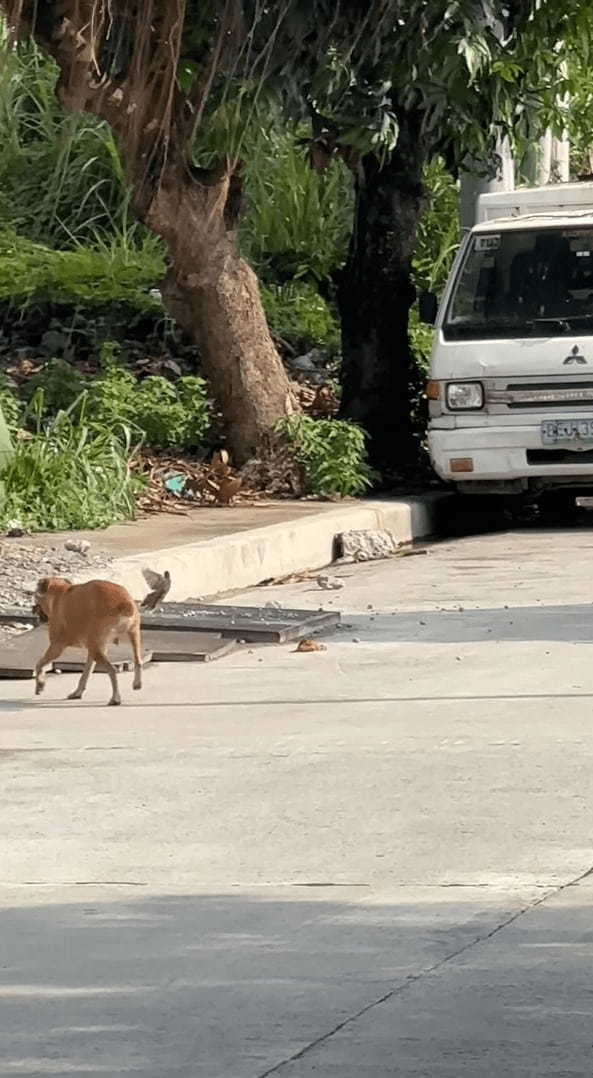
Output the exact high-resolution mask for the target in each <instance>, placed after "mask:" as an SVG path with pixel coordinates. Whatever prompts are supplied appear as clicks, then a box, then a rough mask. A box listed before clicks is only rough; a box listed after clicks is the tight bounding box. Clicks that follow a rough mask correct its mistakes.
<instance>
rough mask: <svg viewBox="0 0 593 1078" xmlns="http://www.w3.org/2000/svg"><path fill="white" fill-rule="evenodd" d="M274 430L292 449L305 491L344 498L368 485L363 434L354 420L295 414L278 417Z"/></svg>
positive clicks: (370, 479) (368, 469)
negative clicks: (301, 469) (302, 476)
mask: <svg viewBox="0 0 593 1078" xmlns="http://www.w3.org/2000/svg"><path fill="white" fill-rule="evenodd" d="M278 432H279V434H280V435H281V437H283V438H284V439H285V440H286V441H287V442H288V444H289V445H290V446H291V447H292V449H293V450H294V452H295V455H296V459H297V461H298V463H299V464H300V465H301V467H302V468H303V472H304V476H305V482H306V486H307V492H308V493H309V494H317V495H319V496H320V497H324V498H327V497H331V496H333V495H340V496H341V497H347V496H348V495H356V494H362V493H363V491H365V490H366V489H367V488H368V487H370V486H371V484H372V480H373V473H372V471H371V468H370V467H369V465H368V463H367V460H366V450H365V434H364V431H362V430H361V429H360V427H357V426H356V425H355V424H354V423H349V422H347V421H345V420H341V419H311V418H310V417H309V416H302V415H296V416H288V417H287V418H286V419H282V420H281V421H280V423H279V424H278Z"/></svg>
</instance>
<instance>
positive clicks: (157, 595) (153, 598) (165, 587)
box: [140, 569, 171, 610]
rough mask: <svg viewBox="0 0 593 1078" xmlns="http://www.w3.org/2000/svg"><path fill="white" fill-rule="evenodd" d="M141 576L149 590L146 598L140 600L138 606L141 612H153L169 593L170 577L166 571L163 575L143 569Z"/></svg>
mask: <svg viewBox="0 0 593 1078" xmlns="http://www.w3.org/2000/svg"><path fill="white" fill-rule="evenodd" d="M142 576H143V577H144V579H145V581H146V583H147V584H148V587H149V588H150V589H151V590H150V591H149V593H148V595H147V596H146V598H145V599H143V600H142V602H141V603H140V606H141V608H142V610H154V609H155V608H156V607H157V606H159V604H160V603H162V601H163V599H164V598H165V595H167V594H168V592H169V588H170V587H171V575H170V573H169V571H168V569H166V570H165V572H164V573H155V572H153V570H152V569H143V570H142Z"/></svg>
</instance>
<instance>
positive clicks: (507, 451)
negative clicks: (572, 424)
mask: <svg viewBox="0 0 593 1078" xmlns="http://www.w3.org/2000/svg"><path fill="white" fill-rule="evenodd" d="M573 418H577V419H578V418H586V419H590V418H591V413H589V414H588V415H586V416H582V417H581V416H575V417H573ZM428 447H429V451H430V457H431V460H432V465H433V468H434V469H435V471H436V472H437V474H438V475H440V477H441V479H445V480H446V481H448V482H451V481H453V482H457V483H458V482H463V483H464V484H465V483H471V482H477V481H480V480H489V481H490V480H496V481H500V482H505V481H507V480H526V481H527V484H528V483H529V481H530V480H533V479H546V478H547V479H550V480H552V481H553V480H554V479H557V480H558V481H564V482H566V481H569V482H573V484H574V485H575V486H578V485H579V481H582V484H583V486H588V487H589V486H591V485H592V484H593V444H584V445H582V446H579V447H576V446H575V445H573V444H571V445H570V446H567V445H562V444H559V445H558V446H549V445H546V446H544V445H543V444H542V437H541V431H540V422H539V419H538V421H537V423H531V424H529V425H524V426H512V427H511V426H500V427H494V426H492V427H486V426H483V427H459V428H456V429H442V428H441V429H439V428H437V427H434V426H431V428H430V429H429V432H428ZM460 460H461V461H463V465H462V468H461V469H460V466H459V464H456V463H455V462H459V461H460ZM470 463H471V470H470V469H469V464H470ZM538 485H540V484H538Z"/></svg>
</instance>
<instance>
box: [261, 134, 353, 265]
mask: <svg viewBox="0 0 593 1078" xmlns="http://www.w3.org/2000/svg"><path fill="white" fill-rule="evenodd" d="M244 153H245V159H246V163H247V168H246V193H247V199H248V210H247V213H246V215H245V220H244V222H243V224H242V227H241V233H240V237H241V244H242V248H243V250H244V252H245V254H246V255H247V257H248V258H249V260H250V261H251V262H252V263H253V264H254V265H256V266H257V268H258V271H259V273H260V274H261V275H262V276H263V278H264V279H266V280H269V279H276V280H279V281H283V280H294V279H297V280H298V279H299V278H305V277H309V278H311V279H313V280H317V281H323V280H325V279H326V278H327V277H328V276H329V275H330V274H331V273H332V271H333V270H334V269H336V267H338V266H339V265H341V263H342V262H343V261H344V259H345V257H346V253H347V248H348V239H349V236H350V230H351V227H352V211H353V191H352V177H351V176H350V174H349V173H348V171H347V169H346V167H345V165H344V164H343V163H342V162H341V161H334V162H332V164H331V165H330V167H329V168H328V170H327V172H325V173H321V174H320V173H318V172H314V171H313V170H312V169H311V168H310V166H309V162H308V157H307V154H306V152H305V149H304V147H303V146H301V145H299V144H298V142H297V141H296V136H295V133H294V132H293V131H290V130H288V129H287V128H286V127H285V126H284V125H282V124H281V122H279V121H278V122H277V124H276V125H275V126H274V125H271V126H270V125H267V126H263V125H260V124H258V125H257V126H256V127H255V128H254V130H253V131H251V132H250V133H249V134H248V136H247V137H246V140H245V145H244Z"/></svg>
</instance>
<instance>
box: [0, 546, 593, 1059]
mask: <svg viewBox="0 0 593 1078" xmlns="http://www.w3.org/2000/svg"><path fill="white" fill-rule="evenodd" d="M592 570H593V533H592V532H591V531H589V530H588V529H587V528H578V529H575V530H571V531H570V530H568V531H564V532H563V531H549V532H537V531H526V532H522V533H514V534H510V535H504V534H500V535H490V536H487V537H482V538H480V537H474V538H471V539H461V540H457V541H454V542H448V543H444V544H442V545H437V546H434V547H433V548H432V549H431V551H430V554H429V556H428V557H416V558H407V559H402V560H397V561H392V562H386V563H381V564H376V565H373V566H363V567H348V568H346V567H345V568H342V569H340V570H339V575H340V576H342V577H343V580H344V585H345V586H344V588H343V590H342V591H339V592H338V591H336V592H333V593H321V592H320V591H319V590H318V589H317V587H316V586H315V584H313V583H311V582H303V583H301V584H298V585H294V586H284V587H278V588H271V589H265V590H262V589H259V590H256V591H253V592H251V593H250V594H249V595H248V597H247V599H246V600H245V599H244V598H243V597H242V601H249V602H254V603H256V602H263V601H279V602H282V603H283V604H285V605H300V606H305V605H306V606H314V607H317V606H318V605H319V603H320V600H321V601H324V602H325V603H326V604H329V603H332V604H333V605H335V606H336V607H337V608H341V609H342V610H343V611H344V612H345V618H344V622H345V625H344V628H343V629H342V631H341V632H339V633H337V634H336V635H335V636H334V637H331V638H328V639H327V641H326V643H327V651H325V652H321V653H315V654H296V653H295V652H294V650H293V648H292V647H285V648H270V649H266V650H259V651H258V650H250V651H249V650H245V651H244V652H242V653H240V654H238V655H236V656H234V657H231V658H230V659H229V660H225V661H223V662H221V663H220V664H213V665H212V666H206V667H202V668H188V667H187V666H161V667H160V668H151V669H149V670H148V671H147V674H146V684H145V689H144V691H143V693H142V696H141V698H139V697H138V694H133V693H132V692H131V686H130V684H129V679H128V681H127V682H126V684H125V687H124V706H123V707H122V708H120V709H111V708H106V707H104V706H103V702H104V701H105V700H106V699H107V696H108V684H107V679H105V678H103V677H100V676H99V677H95V678H94V679H92V681H91V686H90V689H89V695H88V700H85V701H84V702H83V703H75V702H70V703H67V704H66V703H63V702H62V701H63V698H64V697H65V696H66V694H67V692H68V691H69V690H70V688H71V686H72V682H73V679H72V678H70V677H67V676H61V677H54V678H51V679H50V680H49V683H48V689H47V697H46V698H44V699H43V701H42V702H38V701H34V700H33V699H32V686H31V684H30V683H11V684H7V683H5V684H4V685H3V695H4V699H3V701H2V702H1V703H0V724H1V725H0V750H1V751H0V762H1V764H2V769H3V776H2V778H3V781H2V786H1V791H2V793H1V797H2V805H1V814H0V820H1V821H2V824H1V827H0V868H1V873H0V875H1V881H2V882H1V885H0V905H1V907H2V913H1V918H0V925H1V927H0V935H1V947H0V1034H1V1035H0V1075H2V1076H12V1075H20V1076H24V1075H26V1076H28V1078H33V1076H35V1078H37V1076H39V1078H48V1076H49V1078H62V1076H64V1078H65V1076H72V1075H77V1076H78V1075H80V1076H81V1078H86V1076H92V1078H104V1076H116V1075H127V1074H130V1075H137V1076H139V1078H264V1076H266V1075H272V1074H273V1075H276V1074H278V1075H280V1076H281V1078H305V1076H309V1075H315V1076H327V1078H334V1076H335V1078H338V1076H339V1078H365V1076H367V1075H368V1076H369V1078H371V1076H372V1078H387V1076H398V1078H400V1076H403V1078H412V1076H413V1078H420V1076H422V1078H436V1076H438V1078H460V1076H468V1078H486V1076H488V1078H492V1076H497V1078H498V1076H499V1075H500V1076H505V1078H506V1076H507V1075H508V1076H513V1078H514V1076H525V1075H529V1076H534V1078H535V1076H536V1075H537V1076H538V1078H542V1076H544V1078H551V1076H552V1075H553V1076H554V1078H560V1076H569V1075H570V1076H576V1075H578V1076H584V1075H589V1074H590V1073H591V1069H592V1063H591V1059H592V1045H593V1034H592V1018H591V1016H592V1013H593V977H592V974H591V968H592V963H593V878H592V877H590V876H589V872H590V870H591V867H592V866H593V813H592V803H593V714H592V712H593V708H592V703H593V646H592V645H593V609H592V607H591V602H592V600H593V571H592Z"/></svg>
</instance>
